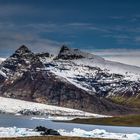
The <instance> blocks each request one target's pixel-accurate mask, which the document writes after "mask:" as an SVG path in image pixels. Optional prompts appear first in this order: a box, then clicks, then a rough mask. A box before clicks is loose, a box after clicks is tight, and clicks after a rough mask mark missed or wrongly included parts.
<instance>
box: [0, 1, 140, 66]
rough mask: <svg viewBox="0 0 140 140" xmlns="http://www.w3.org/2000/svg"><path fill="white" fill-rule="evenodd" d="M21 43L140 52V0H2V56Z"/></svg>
mask: <svg viewBox="0 0 140 140" xmlns="http://www.w3.org/2000/svg"><path fill="white" fill-rule="evenodd" d="M22 44H25V45H28V46H29V47H30V48H31V49H32V50H33V51H45V50H48V49H49V50H52V51H53V50H54V47H55V48H57V49H58V47H60V46H61V45H62V44H68V45H69V46H70V47H73V48H80V49H83V50H88V51H90V52H91V51H92V52H93V53H94V51H95V50H101V52H102V54H103V52H104V50H105V52H106V53H107V52H108V51H109V53H110V51H113V52H114V50H115V52H116V51H118V50H119V51H118V53H119V52H122V51H125V53H127V56H128V55H130V51H131V52H132V51H133V52H140V0H0V57H5V56H8V55H10V54H11V53H12V52H13V51H14V50H15V49H16V48H18V47H19V46H20V45H22ZM120 50H122V51H120ZM113 52H112V54H113ZM121 54H122V55H123V57H124V56H125V55H124V54H123V53H121ZM99 55H100V54H99ZM107 56H108V55H107V54H106V56H105V57H107ZM110 57H111V55H110ZM117 57H118V56H117ZM134 57H135V55H133V58H134ZM128 58H130V57H128ZM109 59H110V58H109ZM119 59H120V57H119ZM127 60H128V59H127ZM135 60H136V59H135ZM121 61H124V60H121ZM136 61H137V62H138V61H140V53H139V55H138V54H137V60H136ZM128 62H129V61H128ZM137 62H136V63H137ZM129 63H130V62H129ZM131 63H132V64H134V62H131ZM131 63H130V64H131ZM136 63H135V64H136Z"/></svg>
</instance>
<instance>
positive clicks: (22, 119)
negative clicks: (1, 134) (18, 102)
mask: <svg viewBox="0 0 140 140" xmlns="http://www.w3.org/2000/svg"><path fill="white" fill-rule="evenodd" d="M39 125H41V126H45V127H47V128H52V129H56V130H58V129H65V130H69V131H71V130H73V128H81V129H84V130H87V131H90V130H93V129H104V130H106V131H108V132H114V133H138V134H140V127H120V126H104V125H86V124H74V123H62V122H53V121H51V120H40V119H36V120H32V119H31V117H28V116H15V115H7V114H0V127H14V126H16V127H19V128H35V127H36V126H39Z"/></svg>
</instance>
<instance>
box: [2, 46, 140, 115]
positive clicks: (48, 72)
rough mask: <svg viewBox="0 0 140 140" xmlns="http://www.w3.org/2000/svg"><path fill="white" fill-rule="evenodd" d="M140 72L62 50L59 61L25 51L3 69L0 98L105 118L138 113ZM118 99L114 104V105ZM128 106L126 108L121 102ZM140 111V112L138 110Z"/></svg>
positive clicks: (20, 51) (71, 50)
mask: <svg viewBox="0 0 140 140" xmlns="http://www.w3.org/2000/svg"><path fill="white" fill-rule="evenodd" d="M139 79H140V68H139V67H135V66H129V65H125V64H121V63H117V62H111V61H107V60H105V59H103V58H101V57H99V56H96V55H93V54H90V53H85V52H82V51H80V50H78V49H70V48H68V47H67V46H62V48H61V50H60V52H59V53H58V55H57V56H56V57H55V58H54V57H53V56H52V55H51V54H49V53H47V52H45V53H41V54H34V53H33V52H31V51H30V50H29V49H28V48H27V47H26V46H21V47H20V48H19V49H18V50H16V51H15V53H14V54H13V55H11V56H10V57H9V58H7V59H6V60H5V61H4V62H2V64H1V65H0V83H1V84H0V94H1V96H6V97H12V98H19V99H23V100H29V101H35V102H41V103H47V104H52V105H57V106H64V107H70V108H75V109H81V110H87V111H90V112H96V113H103V114H108V113H110V114H121V113H123V114H125V113H128V112H129V113H130V112H131V113H133V112H136V110H134V109H131V108H130V107H137V108H139V104H137V105H136V106H135V105H134V106H133V105H132V106H131V103H130V99H132V102H133V98H134V99H135V101H137V102H139V99H140V80H139ZM114 98H115V100H114ZM116 98H119V100H120V99H121V100H122V99H123V100H126V101H127V100H129V104H128V102H125V103H124V104H123V105H120V104H118V103H119V101H117V100H116ZM138 110H139V109H138Z"/></svg>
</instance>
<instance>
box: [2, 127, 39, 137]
mask: <svg viewBox="0 0 140 140" xmlns="http://www.w3.org/2000/svg"><path fill="white" fill-rule="evenodd" d="M39 135H40V133H38V132H35V131H33V130H32V129H28V128H17V127H0V137H24V136H39Z"/></svg>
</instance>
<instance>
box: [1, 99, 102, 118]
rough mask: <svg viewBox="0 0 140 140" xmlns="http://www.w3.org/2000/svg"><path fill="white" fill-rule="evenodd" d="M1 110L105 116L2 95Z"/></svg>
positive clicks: (25, 112)
mask: <svg viewBox="0 0 140 140" xmlns="http://www.w3.org/2000/svg"><path fill="white" fill-rule="evenodd" d="M0 111H1V112H5V113H12V114H17V113H22V114H23V115H26V114H30V113H31V114H30V115H32V114H34V115H46V116H51V115H56V116H73V117H74V116H75V117H76V116H78V117H105V116H104V115H98V114H93V113H88V112H84V111H80V110H75V109H70V108H64V107H57V106H52V105H45V104H40V103H34V102H28V101H22V100H17V99H11V98H4V97H0Z"/></svg>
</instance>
